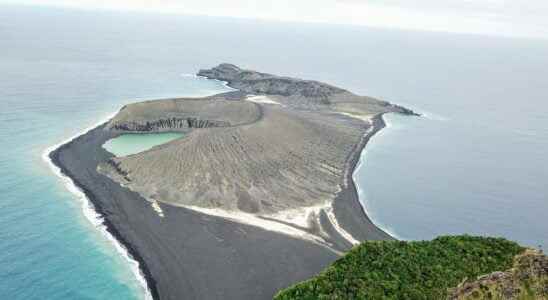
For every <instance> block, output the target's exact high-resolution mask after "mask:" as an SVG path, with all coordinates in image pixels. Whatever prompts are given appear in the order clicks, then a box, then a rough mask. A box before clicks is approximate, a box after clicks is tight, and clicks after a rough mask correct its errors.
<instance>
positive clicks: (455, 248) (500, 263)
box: [275, 236, 524, 300]
mask: <svg viewBox="0 0 548 300" xmlns="http://www.w3.org/2000/svg"><path fill="white" fill-rule="evenodd" d="M523 251H524V248H522V247H520V246H519V245H518V244H516V243H514V242H510V241H508V240H505V239H501V238H484V237H472V236H444V237H439V238H436V239H434V240H432V241H420V242H403V241H368V242H364V243H362V244H361V245H359V246H356V247H354V248H353V249H352V250H350V251H349V252H348V254H346V255H345V256H344V257H342V258H341V259H339V260H337V261H336V262H335V263H333V264H332V265H331V266H330V267H328V268H327V269H326V270H324V271H322V272H321V273H320V274H319V275H317V276H316V277H314V278H312V279H310V280H307V281H305V282H302V283H299V284H296V285H294V286H292V287H290V288H287V289H285V290H283V291H281V292H279V293H278V294H277V295H276V296H275V299H276V300H289V299H299V300H301V299H305V300H306V299H345V300H346V299H445V298H446V297H447V295H448V289H449V288H451V287H455V286H457V285H459V283H461V282H462V281H463V280H464V279H466V278H476V277H477V276H479V275H482V274H487V273H491V272H494V271H503V270H506V269H509V268H511V267H512V262H513V258H514V256H515V255H517V254H519V253H521V252H523Z"/></svg>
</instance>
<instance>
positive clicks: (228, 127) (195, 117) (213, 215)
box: [50, 64, 416, 299]
mask: <svg viewBox="0 0 548 300" xmlns="http://www.w3.org/2000/svg"><path fill="white" fill-rule="evenodd" d="M197 75H198V76H202V77H205V78H208V79H214V80H220V81H224V82H226V84H227V85H228V86H229V87H231V88H233V89H234V91H230V92H226V93H221V94H217V95H213V96H208V97H203V98H176V99H161V100H153V101H144V102H139V103H134V104H129V105H126V106H124V107H123V108H121V110H120V111H119V112H118V113H117V114H116V115H115V116H114V117H113V118H111V119H110V120H109V121H108V122H106V123H104V124H102V125H99V126H98V127H96V128H94V129H92V130H90V131H88V132H86V133H85V134H83V135H81V136H79V137H77V138H75V139H73V140H71V141H70V142H68V143H66V144H64V145H62V146H60V147H59V148H57V149H56V150H54V151H53V152H51V154H50V157H51V159H52V161H53V162H54V164H55V165H56V166H58V167H59V168H60V169H61V171H62V173H63V174H64V175H66V176H68V177H70V178H71V179H72V181H73V182H74V184H75V185H76V186H77V187H79V188H80V189H81V190H82V191H83V192H84V193H85V195H86V196H87V198H88V199H89V200H90V201H91V203H92V204H93V206H94V208H95V210H96V211H97V212H98V213H99V214H100V215H101V216H102V217H103V219H104V224H105V225H106V228H107V230H108V231H109V232H110V233H111V234H112V235H113V236H114V237H115V238H116V239H117V240H118V241H119V242H120V243H121V244H123V245H124V246H125V247H126V248H127V250H128V252H129V253H130V254H131V256H132V257H133V258H135V259H136V260H137V261H138V262H139V266H140V269H141V271H142V273H143V274H144V277H145V279H146V281H147V285H148V288H149V290H150V293H151V295H152V297H153V298H155V299H272V297H273V295H274V294H275V293H276V292H277V291H279V290H280V289H283V288H285V287H288V286H290V285H292V284H294V283H296V282H299V281H302V280H305V279H307V278H310V277H311V276H313V275H315V274H317V273H318V272H319V271H321V270H322V269H323V268H325V267H326V266H328V265H329V264H331V263H332V262H333V261H335V260H336V259H337V258H339V257H341V255H343V254H344V253H345V252H346V251H348V250H349V249H351V248H352V247H353V246H354V245H356V244H358V243H360V242H361V241H365V240H387V239H392V237H391V236H390V235H388V234H387V233H385V232H384V231H382V230H381V229H379V228H378V227H376V226H375V225H374V224H373V223H372V222H371V220H370V219H369V218H368V216H367V214H366V213H365V211H364V209H363V207H362V206H361V204H360V202H359V199H358V194H357V190H356V187H355V184H354V182H353V180H352V174H353V171H354V168H355V166H356V164H357V163H358V161H359V158H360V154H361V152H362V150H363V148H364V147H365V145H366V143H367V142H368V141H369V139H370V138H371V136H373V135H374V134H375V133H376V132H378V131H379V130H381V129H382V128H383V127H384V122H383V119H382V115H383V114H385V113H400V114H405V115H416V113H414V112H413V111H411V110H409V109H406V108H404V107H401V106H398V105H394V104H391V103H388V102H386V101H381V100H378V99H374V98H371V97H366V96H359V95H356V94H353V93H351V92H349V91H347V90H345V89H342V88H338V87H335V86H332V85H329V84H325V83H321V82H317V81H312V80H302V79H297V78H290V77H282V76H276V75H271V74H266V73H261V72H256V71H251V70H246V69H241V68H239V67H237V66H235V65H232V64H221V65H219V66H217V67H214V68H212V69H207V70H201V71H199V72H198V74H197ZM161 132H180V133H184V136H183V137H180V138H178V139H175V140H173V141H170V142H168V143H165V144H161V145H157V146H154V147H152V148H150V149H148V150H146V151H143V152H140V153H136V154H132V155H128V156H121V157H116V156H114V155H113V154H112V153H110V152H108V151H106V150H105V149H104V148H103V147H102V146H103V144H104V143H105V142H107V141H109V140H110V139H113V138H116V137H118V136H120V135H122V134H127V133H135V134H138V133H161Z"/></svg>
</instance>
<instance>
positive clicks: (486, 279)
mask: <svg viewBox="0 0 548 300" xmlns="http://www.w3.org/2000/svg"><path fill="white" fill-rule="evenodd" d="M448 299H450V300H473V299H499V300H528V299H531V300H533V299H541V300H546V299H548V257H547V256H546V255H543V254H542V253H541V252H539V251H535V250H531V249H529V250H527V251H525V253H523V254H520V255H518V256H516V257H515V259H514V265H513V268H512V269H510V270H507V271H504V272H494V273H491V274H487V275H484V276H480V277H478V278H477V279H476V280H468V281H465V282H463V283H462V284H460V285H459V286H458V287H457V288H455V289H453V290H451V291H450V296H449V297H448Z"/></svg>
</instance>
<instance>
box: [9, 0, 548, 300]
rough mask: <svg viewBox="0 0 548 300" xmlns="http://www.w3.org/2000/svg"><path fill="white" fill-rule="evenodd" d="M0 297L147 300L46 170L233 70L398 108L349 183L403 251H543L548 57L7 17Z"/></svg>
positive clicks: (487, 42) (184, 22)
mask: <svg viewBox="0 0 548 300" xmlns="http://www.w3.org/2000/svg"><path fill="white" fill-rule="evenodd" d="M0 13H1V15H2V18H1V19H0V46H1V47H0V70H1V72H0V125H1V126H0V141H1V145H2V146H3V147H2V148H3V151H1V152H0V195H1V196H0V209H1V210H0V211H1V212H2V213H1V214H0V241H1V242H0V296H1V297H0V298H2V299H4V298H5V299H142V298H145V296H146V293H145V291H144V288H143V286H142V284H141V282H140V281H139V276H136V274H135V265H134V262H133V263H132V262H131V261H129V260H128V259H126V258H125V257H124V251H123V250H122V251H119V249H118V248H117V246H116V243H115V242H113V241H112V240H111V239H109V237H108V235H105V234H104V230H102V229H101V226H100V222H99V221H100V220H98V219H97V217H96V216H94V214H93V211H92V210H91V209H90V208H89V206H88V204H87V203H86V201H85V199H82V198H81V197H79V196H78V193H73V192H70V191H69V190H68V189H67V187H70V183H69V182H67V181H66V180H63V179H61V178H60V177H58V176H56V174H55V173H54V172H52V169H51V167H50V165H49V164H48V163H47V160H44V154H45V153H47V150H48V149H51V147H52V146H54V145H56V144H59V143H61V142H63V141H65V140H67V139H70V138H71V137H74V136H76V135H78V134H80V133H82V132H83V131H84V130H86V128H89V127H91V126H93V125H94V124H97V123H98V122H100V121H104V120H106V119H107V118H108V116H111V115H112V114H113V113H115V112H116V111H117V110H118V109H120V108H121V106H123V105H124V104H127V103H131V102H135V101H139V100H144V99H156V98H168V97H175V96H203V95H208V94H214V93H218V92H222V91H227V90H228V88H227V87H225V86H224V85H223V84H222V83H220V82H216V81H210V80H206V79H203V78H198V77H195V76H193V75H192V74H195V73H196V72H197V71H198V69H200V68H209V67H212V66H214V65H217V64H218V63H221V62H231V63H234V64H238V65H240V66H242V67H245V68H252V69H256V70H260V71H264V72H270V73H275V74H280V75H288V76H296V77H301V78H307V79H316V80H321V81H325V82H328V83H331V84H334V85H337V86H341V87H344V88H347V89H349V90H351V91H353V92H356V93H359V94H364V95H370V96H374V97H378V98H382V99H384V100H388V101H391V102H394V103H397V104H401V105H405V106H407V107H409V108H412V109H414V110H416V111H417V112H419V113H422V114H423V115H424V116H423V117H420V118H414V117H403V116H397V115H387V116H385V119H386V121H387V123H388V127H387V128H385V129H384V130H382V131H381V132H380V133H379V134H378V135H376V136H375V137H374V138H373V139H372V141H371V143H370V144H369V145H368V147H367V148H366V150H365V152H364V153H363V155H362V160H361V163H360V168H359V169H358V171H357V172H356V173H355V180H356V181H357V183H358V186H359V189H360V195H361V200H362V202H363V204H364V207H365V208H366V210H367V211H368V212H369V214H370V215H371V218H372V219H373V220H374V222H375V223H376V224H378V225H379V226H381V227H382V228H385V229H387V230H388V231H389V232H391V233H392V234H394V235H395V236H397V237H399V238H402V239H411V240H414V239H430V238H432V237H434V236H436V235H439V234H456V233H470V234H486V235H487V234H488V235H495V236H505V237H507V238H509V239H512V240H516V241H518V242H521V243H523V244H526V245H531V246H536V245H548V198H547V197H548V196H547V195H548V185H547V184H546V180H547V178H548V159H546V157H545V155H544V154H545V153H547V152H548V101H546V100H547V97H548V69H547V68H546V66H548V57H547V56H546V55H545V54H546V53H548V42H547V41H543V40H528V39H508V38H495V37H486V36H474V35H456V34H445V33H427V32H412V31H397V30H381V29H372V28H363V27H352V26H329V25H320V24H294V23H276V22H260V21H253V20H238V19H231V18H213V17H192V16H175V15H152V14H150V15H149V14H139V13H122V12H108V11H91V10H89V11H86V10H71V9H60V8H45V7H25V6H7V5H4V6H0Z"/></svg>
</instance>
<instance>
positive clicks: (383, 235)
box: [333, 113, 397, 241]
mask: <svg viewBox="0 0 548 300" xmlns="http://www.w3.org/2000/svg"><path fill="white" fill-rule="evenodd" d="M383 115H384V113H380V114H377V115H374V116H373V117H372V118H371V119H370V122H369V123H370V128H369V129H368V131H367V132H366V133H365V134H364V136H363V137H362V139H361V140H360V143H358V144H357V145H356V148H355V150H354V151H353V152H352V153H351V155H350V157H349V159H348V170H347V172H345V174H344V179H343V180H344V183H345V184H346V186H344V187H343V189H342V190H341V191H340V192H339V193H338V195H337V196H336V198H335V200H334V203H333V206H335V205H336V203H337V202H340V201H344V200H350V201H351V202H352V203H353V204H354V208H357V209H358V210H357V211H353V212H352V213H354V214H355V213H358V214H359V215H361V217H362V218H363V219H364V221H365V222H366V223H370V224H371V225H373V226H374V227H375V228H376V229H377V230H378V231H379V233H378V234H377V238H378V239H397V238H396V237H395V236H393V235H391V234H390V233H389V232H388V231H386V230H385V229H383V228H382V227H380V226H377V225H376V224H375V223H374V222H373V220H372V219H371V218H370V217H369V214H368V212H367V209H366V208H365V206H364V205H362V203H361V201H360V194H359V186H358V185H357V183H356V181H355V180H354V173H355V172H356V171H357V169H358V166H359V163H360V160H361V156H362V153H363V152H364V151H365V150H366V147H367V145H369V142H370V140H371V138H372V137H373V136H375V134H377V133H378V132H380V131H381V130H382V129H384V128H385V127H386V123H385V122H384V120H383ZM340 198H341V199H340ZM356 204H357V206H358V207H356V206H355V205H356ZM347 213H349V212H347ZM337 219H338V218H337ZM342 219H343V220H345V219H350V218H342ZM345 225H346V226H345ZM345 225H343V227H346V228H355V227H356V226H357V225H355V224H348V223H347V224H345ZM351 231H352V232H360V231H358V230H351ZM369 234H371V233H369ZM357 238H358V239H359V240H362V241H363V240H366V239H371V236H370V235H369V236H368V237H367V238H364V237H363V236H358V237H357Z"/></svg>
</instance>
